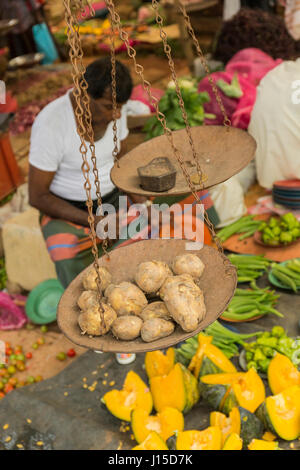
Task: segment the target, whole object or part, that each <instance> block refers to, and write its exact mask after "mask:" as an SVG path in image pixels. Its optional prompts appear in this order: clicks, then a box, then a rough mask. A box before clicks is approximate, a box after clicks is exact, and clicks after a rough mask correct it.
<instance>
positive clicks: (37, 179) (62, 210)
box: [29, 165, 89, 227]
mask: <svg viewBox="0 0 300 470" xmlns="http://www.w3.org/2000/svg"><path fill="white" fill-rule="evenodd" d="M54 175H55V172H51V171H43V170H39V169H38V168H36V167H34V166H33V165H30V166H29V203H30V204H31V205H32V206H33V207H35V208H36V209H38V210H39V211H41V212H43V213H44V214H46V215H49V216H50V217H53V218H56V219H63V220H68V221H69V222H73V223H75V224H79V225H83V226H85V227H88V226H89V223H88V213H87V212H85V211H83V210H81V209H78V208H77V207H74V206H73V205H72V204H70V203H69V202H66V201H64V200H63V199H61V198H60V197H58V196H54V194H52V193H51V192H50V190H49V188H50V185H51V182H52V180H53V178H54Z"/></svg>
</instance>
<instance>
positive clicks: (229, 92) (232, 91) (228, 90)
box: [216, 74, 244, 98]
mask: <svg viewBox="0 0 300 470" xmlns="http://www.w3.org/2000/svg"><path fill="white" fill-rule="evenodd" d="M216 85H217V87H219V88H220V90H222V91H223V93H224V94H225V95H226V96H229V97H230V98H241V97H242V96H243V94H244V93H243V91H242V89H241V86H240V82H239V78H238V75H237V74H234V77H233V79H232V81H231V83H227V82H225V80H222V79H221V80H218V81H217V82H216Z"/></svg>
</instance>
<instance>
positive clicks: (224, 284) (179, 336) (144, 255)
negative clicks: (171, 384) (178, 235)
mask: <svg viewBox="0 0 300 470" xmlns="http://www.w3.org/2000/svg"><path fill="white" fill-rule="evenodd" d="M185 244H186V241H185V240H174V239H173V240H144V241H140V242H136V243H134V244H132V245H129V246H126V247H123V248H118V249H116V250H114V251H112V252H111V253H110V258H107V257H106V256H103V257H102V258H100V265H101V266H105V267H106V268H107V269H108V270H109V272H110V273H111V274H112V278H113V283H120V282H122V281H133V279H134V274H135V272H136V268H137V266H138V264H140V263H141V262H142V261H150V260H161V261H165V262H167V263H171V261H172V260H173V259H174V257H175V256H177V255H179V254H181V253H186V251H185ZM188 253H193V251H189V252H188ZM194 253H196V254H197V255H198V256H199V257H200V259H201V260H202V261H203V263H204V264H205V270H204V273H203V275H202V277H201V279H200V283H199V286H200V288H201V289H202V291H203V294H204V300H205V304H206V310H207V312H206V316H205V318H204V320H203V321H202V322H201V323H200V324H199V326H198V328H197V329H196V330H194V331H192V332H190V333H187V332H185V331H183V330H182V329H181V327H180V326H178V325H177V326H176V328H175V331H174V333H172V334H171V335H170V336H167V337H165V338H161V339H158V340H156V341H153V342H151V343H145V342H143V340H142V339H141V338H138V339H136V340H133V341H120V340H117V339H116V338H114V336H113V335H112V333H110V332H109V333H107V334H106V335H105V336H94V337H89V336H87V335H82V334H81V330H80V328H79V326H78V323H77V320H78V315H79V313H80V310H79V307H78V306H77V300H78V298H79V296H80V294H81V293H82V291H83V286H82V277H83V273H84V272H85V271H83V272H82V273H80V274H79V275H78V276H77V277H76V278H75V279H74V280H73V281H72V282H71V284H70V285H69V287H68V289H67V290H66V291H65V293H64V294H63V295H62V297H61V300H60V303H59V306H58V311H57V321H58V325H59V327H60V329H61V330H62V332H63V333H64V334H65V336H66V337H67V338H69V339H70V340H71V341H72V342H73V343H75V344H78V345H79V346H83V347H85V348H88V349H93V350H97V351H104V352H114V353H116V352H121V353H122V352H123V353H137V352H146V351H152V350H156V349H163V348H167V347H170V346H173V345H175V344H177V343H179V342H181V341H184V340H186V339H187V338H189V337H191V336H194V335H196V334H197V333H199V332H200V331H201V330H203V329H204V328H206V327H207V326H208V325H210V324H211V323H213V322H214V321H215V320H217V319H218V318H219V316H220V315H221V314H222V313H223V312H224V310H225V309H226V307H227V305H228V304H229V302H230V300H231V298H232V296H233V294H234V291H235V288H236V284H237V275H236V269H235V268H234V267H233V265H232V264H231V263H230V262H229V260H228V259H227V258H226V257H225V256H224V255H222V254H220V253H219V252H218V251H217V250H215V249H214V248H212V247H209V246H204V247H203V248H202V250H200V251H195V252H194ZM128 260H130V262H128Z"/></svg>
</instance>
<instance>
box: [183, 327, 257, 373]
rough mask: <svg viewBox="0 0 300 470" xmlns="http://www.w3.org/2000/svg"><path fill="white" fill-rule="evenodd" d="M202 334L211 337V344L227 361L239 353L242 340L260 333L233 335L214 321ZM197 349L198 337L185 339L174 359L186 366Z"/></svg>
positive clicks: (242, 343)
mask: <svg viewBox="0 0 300 470" xmlns="http://www.w3.org/2000/svg"><path fill="white" fill-rule="evenodd" d="M204 333H205V334H206V335H208V336H212V337H213V340H212V344H214V345H215V346H217V347H218V348H219V349H221V351H222V352H223V353H224V354H225V356H227V357H228V358H229V359H230V358H231V357H233V356H235V355H237V354H238V352H239V346H240V345H244V344H247V343H244V340H246V339H250V338H253V337H255V336H258V335H260V334H261V333H262V332H253V333H250V334H241V333H234V332H233V331H231V330H229V329H228V328H226V327H225V326H223V325H221V323H219V322H218V321H215V322H214V323H212V324H211V325H209V326H208V327H207V328H206V329H205V330H204ZM197 349H198V335H197V336H194V337H192V338H189V339H187V340H186V341H185V342H184V343H183V344H182V345H181V347H180V348H177V349H176V358H177V360H178V361H179V362H181V363H182V364H183V365H188V364H189V362H190V360H191V359H192V357H193V356H194V354H195V353H196V351H197Z"/></svg>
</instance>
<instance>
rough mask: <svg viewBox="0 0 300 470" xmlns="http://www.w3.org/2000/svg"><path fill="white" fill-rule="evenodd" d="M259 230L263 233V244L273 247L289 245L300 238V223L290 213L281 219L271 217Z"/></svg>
mask: <svg viewBox="0 0 300 470" xmlns="http://www.w3.org/2000/svg"><path fill="white" fill-rule="evenodd" d="M258 230H259V231H261V232H262V240H263V242H264V243H266V244H267V245H271V246H276V245H280V244H282V245H287V244H289V243H291V242H293V241H294V240H297V239H298V238H299V237H300V223H299V221H298V220H297V219H296V217H295V216H294V215H293V214H292V213H290V212H289V213H288V214H285V215H283V216H281V217H280V218H279V219H277V218H275V217H271V218H270V220H269V221H268V222H267V223H266V222H264V223H262V224H261V225H260V227H259V229H258Z"/></svg>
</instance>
